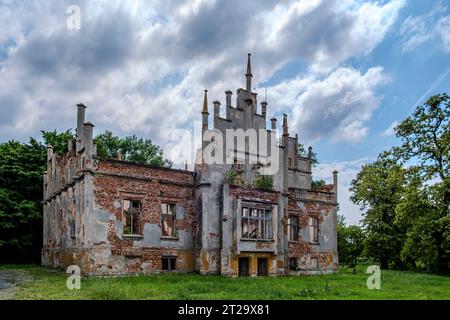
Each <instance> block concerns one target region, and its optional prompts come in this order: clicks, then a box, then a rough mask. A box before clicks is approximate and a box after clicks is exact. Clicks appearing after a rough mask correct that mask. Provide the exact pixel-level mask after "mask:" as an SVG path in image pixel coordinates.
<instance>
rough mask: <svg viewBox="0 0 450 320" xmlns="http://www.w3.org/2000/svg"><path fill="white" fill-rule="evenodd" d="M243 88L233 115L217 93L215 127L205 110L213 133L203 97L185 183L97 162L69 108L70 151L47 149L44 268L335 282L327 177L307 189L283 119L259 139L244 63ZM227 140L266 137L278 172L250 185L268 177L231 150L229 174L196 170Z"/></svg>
mask: <svg viewBox="0 0 450 320" xmlns="http://www.w3.org/2000/svg"><path fill="white" fill-rule="evenodd" d="M245 76H246V88H245V89H238V90H237V91H236V95H237V98H236V100H235V105H234V106H233V105H232V92H231V91H230V90H227V91H225V94H226V104H225V110H224V111H225V112H224V115H222V114H221V106H220V102H219V101H214V102H213V105H214V111H213V112H214V114H213V127H211V126H210V125H209V124H208V120H209V110H208V99H207V93H206V91H205V94H204V102H203V109H202V111H201V114H202V119H203V120H202V131H203V141H202V147H201V149H200V150H199V155H200V156H198V157H197V160H196V164H195V167H194V171H188V170H179V169H169V168H162V167H155V166H150V165H142V164H137V163H131V162H126V161H121V160H107V159H103V158H99V157H97V152H96V145H95V144H94V140H93V128H94V125H93V124H91V123H90V122H85V110H86V107H85V106H84V105H83V104H78V105H77V108H78V111H77V112H78V114H77V129H76V139H74V140H70V141H69V142H68V146H69V147H68V152H67V153H66V154H64V155H57V154H56V153H55V152H54V151H53V149H52V146H50V145H49V146H48V149H47V171H46V172H45V174H44V201H43V206H44V227H43V233H44V243H43V250H42V264H43V265H46V266H52V267H57V268H67V267H68V266H69V265H78V266H79V267H80V268H81V271H82V272H83V273H84V274H86V275H119V274H135V273H157V272H199V273H200V274H222V275H227V276H233V277H234V276H264V275H269V276H275V275H288V274H290V275H299V274H315V273H330V272H334V271H336V270H337V268H338V256H337V235H336V224H337V221H336V220H337V217H336V216H337V209H338V204H337V172H333V175H332V179H333V180H332V181H333V183H332V184H329V185H325V186H322V187H318V188H312V186H311V184H312V175H311V149H310V150H309V154H307V155H306V156H305V155H300V154H299V152H298V145H299V141H298V135H295V136H291V135H290V134H289V130H288V121H287V116H286V115H284V117H283V123H282V134H281V139H278V138H277V140H276V141H277V142H276V144H275V143H274V139H273V138H274V137H275V135H274V134H275V132H276V131H277V120H276V118H272V119H271V120H270V123H271V128H270V129H266V123H267V120H268V119H267V102H265V101H263V102H261V103H260V106H258V104H257V94H256V93H254V92H252V90H251V83H252V67H251V62H250V55H249V56H248V62H247V72H246V74H245ZM258 109H259V110H258ZM229 129H233V130H237V129H242V130H241V131H245V132H246V131H248V130H249V129H255V130H259V131H263V132H265V133H267V135H269V136H270V137H267V135H266V137H265V138H264V139H267V146H268V148H267V149H270V150H275V151H276V152H275V153H274V154H275V155H276V157H272V158H271V159H272V160H271V161H274V159H275V161H274V162H278V163H279V165H278V167H277V168H276V171H274V172H273V173H272V174H271V175H270V177H271V178H270V179H266V182H267V181H269V186H268V187H267V185H266V186H265V187H261V186H260V185H259V184H257V183H255V182H256V181H257V180H258V179H259V180H261V179H262V177H267V175H261V174H259V173H258V170H259V169H261V168H264V167H267V166H268V162H267V161H263V160H267V157H266V159H264V157H265V155H263V154H262V152H260V151H259V150H256V151H255V150H254V148H252V146H249V145H247V144H246V142H244V144H245V150H244V151H241V152H239V150H237V149H235V147H234V142H233V144H232V146H231V147H230V145H228V144H227V145H226V147H225V148H224V150H225V151H226V152H228V153H227V155H229V154H230V153H229V152H230V150H231V153H232V154H233V157H232V161H231V162H227V161H225V162H223V163H209V162H208V161H205V159H204V152H205V151H206V150H207V149H208V148H210V147H211V146H212V145H214V144H216V143H218V140H219V138H220V137H219V134H220V133H222V134H225V132H226V131H227V130H229ZM204 137H208V139H205V138H204ZM259 139H260V140H261V139H263V138H261V137H260V138H259ZM222 140H224V139H222ZM244 140H245V139H244ZM245 141H246V140H245ZM260 142H261V141H260ZM264 144H265V140H264V141H263V143H262V145H264ZM259 145H261V143H260V144H259ZM216 151H217V150H216ZM250 156H254V157H255V158H256V159H257V161H256V162H254V161H253V162H252V161H249V159H250ZM269 165H270V163H269ZM185 169H187V168H185ZM330 173H331V172H330ZM330 176H331V175H330Z"/></svg>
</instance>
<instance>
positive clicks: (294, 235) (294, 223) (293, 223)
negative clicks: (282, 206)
mask: <svg viewBox="0 0 450 320" xmlns="http://www.w3.org/2000/svg"><path fill="white" fill-rule="evenodd" d="M288 230H289V231H288V232H289V241H298V217H289V219H288Z"/></svg>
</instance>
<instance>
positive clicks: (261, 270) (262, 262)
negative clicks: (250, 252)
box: [258, 258, 269, 277]
mask: <svg viewBox="0 0 450 320" xmlns="http://www.w3.org/2000/svg"><path fill="white" fill-rule="evenodd" d="M268 273H269V272H268V268H267V259H266V258H258V276H259V277H262V276H267V275H268Z"/></svg>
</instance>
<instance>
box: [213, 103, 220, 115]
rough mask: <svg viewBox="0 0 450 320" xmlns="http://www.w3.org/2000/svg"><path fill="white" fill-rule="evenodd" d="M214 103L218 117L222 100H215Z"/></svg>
mask: <svg viewBox="0 0 450 320" xmlns="http://www.w3.org/2000/svg"><path fill="white" fill-rule="evenodd" d="M213 104H214V116H215V117H218V116H219V115H220V101H218V100H215V101H213Z"/></svg>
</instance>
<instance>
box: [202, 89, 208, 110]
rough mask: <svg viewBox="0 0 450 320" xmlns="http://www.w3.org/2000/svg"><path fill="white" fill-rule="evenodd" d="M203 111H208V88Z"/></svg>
mask: <svg viewBox="0 0 450 320" xmlns="http://www.w3.org/2000/svg"><path fill="white" fill-rule="evenodd" d="M202 113H208V90H205V97H204V98H203V111H202Z"/></svg>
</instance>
